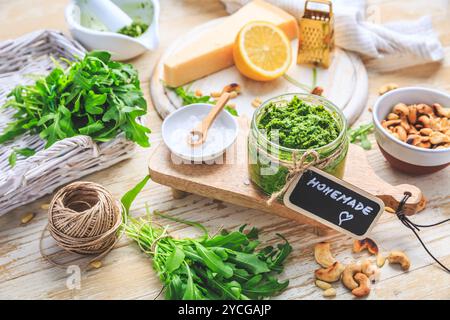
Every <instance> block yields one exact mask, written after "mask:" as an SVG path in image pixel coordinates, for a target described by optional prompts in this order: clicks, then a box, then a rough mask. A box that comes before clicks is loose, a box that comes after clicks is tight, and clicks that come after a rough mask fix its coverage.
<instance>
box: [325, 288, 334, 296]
mask: <svg viewBox="0 0 450 320" xmlns="http://www.w3.org/2000/svg"><path fill="white" fill-rule="evenodd" d="M323 296H324V297H326V298H331V297H335V296H336V289H334V288H329V289H327V290H325V291H324V292H323Z"/></svg>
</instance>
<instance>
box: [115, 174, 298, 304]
mask: <svg viewBox="0 0 450 320" xmlns="http://www.w3.org/2000/svg"><path fill="white" fill-rule="evenodd" d="M149 179H150V177H148V176H147V177H146V178H145V179H144V180H143V181H141V182H140V183H139V184H138V185H137V186H136V187H135V188H133V189H132V190H130V191H129V192H127V193H126V194H125V195H124V196H123V198H122V203H123V206H124V208H125V212H124V214H126V215H128V211H129V209H130V206H131V203H132V202H133V200H134V199H135V198H136V196H137V194H138V193H139V192H140V190H142V188H143V187H144V186H145V184H146V183H147V181H148V180H149ZM147 213H148V216H149V217H148V218H147V219H142V218H141V219H135V218H132V217H130V216H127V219H128V222H127V223H126V224H125V225H124V229H125V232H126V234H127V235H128V236H129V237H130V238H132V239H134V240H135V241H136V242H137V243H138V245H139V247H140V248H141V250H142V251H143V252H145V253H146V254H148V255H149V256H150V257H151V258H152V260H153V268H154V269H155V270H156V271H157V272H158V275H159V277H160V279H161V281H162V283H163V285H164V288H165V297H166V298H167V299H173V300H181V299H183V300H202V299H213V300H218V299H225V300H247V299H262V298H265V297H270V296H273V295H276V294H278V293H280V292H281V291H283V290H284V289H285V288H286V287H287V286H288V284H289V281H288V280H286V281H283V282H279V281H278V279H277V276H276V275H277V274H279V273H281V272H282V271H283V264H284V262H285V260H286V258H287V257H288V255H289V254H290V253H291V251H292V247H291V246H290V245H289V243H288V242H287V240H286V239H284V238H283V237H282V236H281V235H278V236H279V237H281V238H282V239H283V240H284V241H285V242H284V243H282V244H278V245H277V246H276V247H273V246H267V247H265V248H263V249H262V250H259V251H257V250H256V248H257V247H258V245H259V244H260V241H258V229H256V228H253V229H250V230H249V231H248V232H246V231H245V225H244V226H242V227H241V228H239V230H236V231H232V232H229V231H226V230H222V232H221V233H220V234H217V235H213V236H211V235H209V234H208V231H207V230H206V228H205V227H204V226H203V225H201V224H199V223H195V222H191V221H183V220H179V219H176V218H173V217H169V216H166V215H163V214H161V213H158V212H155V214H156V215H159V216H161V217H163V218H166V219H169V220H172V221H177V222H181V223H185V224H188V225H191V226H194V227H197V228H199V229H200V230H201V231H202V232H203V236H202V237H200V238H197V239H189V238H185V239H176V238H174V237H172V236H170V234H169V233H168V232H167V227H163V226H161V225H159V224H158V223H156V222H154V221H153V220H152V219H151V217H150V214H149V212H148V208H147Z"/></svg>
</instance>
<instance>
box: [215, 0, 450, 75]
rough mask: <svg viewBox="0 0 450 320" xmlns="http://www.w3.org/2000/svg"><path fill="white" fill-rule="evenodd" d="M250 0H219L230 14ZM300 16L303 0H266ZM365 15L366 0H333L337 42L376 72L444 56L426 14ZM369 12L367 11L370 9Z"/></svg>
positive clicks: (301, 14) (436, 59) (374, 8)
mask: <svg viewBox="0 0 450 320" xmlns="http://www.w3.org/2000/svg"><path fill="white" fill-rule="evenodd" d="M250 1H251V0H222V2H223V3H224V4H225V6H226V10H227V11H228V12H229V13H232V12H234V11H236V10H238V9H239V8H240V7H242V6H243V5H244V4H246V3H248V2H250ZM266 1H267V2H270V3H272V4H274V5H277V6H279V7H280V8H282V9H284V10H286V11H287V12H289V13H291V14H292V15H293V16H295V17H297V18H300V17H302V16H303V8H304V5H305V1H304V0H266ZM369 9H371V10H372V11H373V12H371V13H369V14H368V15H367V20H366V1H365V0H334V1H333V11H334V14H335V41H336V45H337V46H339V47H341V48H343V49H346V50H350V51H355V52H357V53H359V54H361V56H362V57H363V58H364V60H366V65H367V66H368V67H369V68H372V69H375V70H377V71H391V70H397V69H402V68H406V67H410V66H414V65H418V64H423V63H427V62H431V61H440V60H442V59H443V58H444V50H443V49H442V45H441V43H440V42H439V38H438V36H437V34H436V33H435V32H434V30H433V26H432V24H431V19H430V17H428V16H425V17H422V18H421V19H419V20H416V21H400V22H395V23H386V24H377V23H374V22H371V21H369V20H375V21H376V20H377V15H376V13H377V12H376V7H373V6H372V7H371V8H369ZM369 11H370V10H369Z"/></svg>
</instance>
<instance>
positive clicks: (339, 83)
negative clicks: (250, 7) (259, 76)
mask: <svg viewBox="0 0 450 320" xmlns="http://www.w3.org/2000/svg"><path fill="white" fill-rule="evenodd" d="M222 19H224V18H220V19H215V20H212V21H210V22H207V23H206V24H202V25H200V26H198V27H196V28H194V29H193V30H192V31H190V32H188V33H187V34H186V35H183V36H182V37H180V38H179V39H178V40H176V41H175V42H174V43H173V44H172V45H171V46H170V47H168V48H167V50H166V51H165V52H164V53H163V55H162V56H161V58H160V60H159V62H158V63H157V65H156V66H155V69H154V72H153V75H152V79H151V83H150V94H151V98H152V101H153V105H154V106H155V108H156V110H157V111H158V113H159V114H160V116H161V117H162V118H165V117H166V116H167V115H169V114H170V113H171V112H173V111H174V110H176V109H178V108H179V107H181V106H182V104H181V100H180V99H179V98H178V97H177V96H176V95H175V94H174V93H173V91H172V90H169V89H167V88H165V86H164V84H163V81H162V80H163V70H164V61H165V60H166V59H167V57H169V56H170V55H172V54H173V53H174V52H177V51H179V50H183V47H184V46H185V45H186V44H188V43H189V41H192V40H193V39H195V38H196V37H198V35H200V34H201V33H202V32H204V31H205V30H207V29H208V28H210V27H211V26H213V25H215V24H217V23H220V22H221V21H222ZM297 46H298V42H297V41H296V40H295V41H293V42H292V51H293V55H292V56H293V57H294V59H293V62H292V65H291V67H290V69H289V70H288V72H287V76H286V77H282V78H280V79H277V80H275V81H271V82H258V81H253V80H250V79H247V78H245V77H244V76H242V75H241V74H240V73H239V72H238V70H237V69H236V68H235V67H234V66H233V67H230V68H227V69H225V70H222V71H219V72H216V73H214V74H211V75H209V76H207V77H204V78H202V79H199V80H196V81H194V82H192V83H191V84H189V87H190V90H193V91H195V90H197V89H198V90H200V91H201V92H202V93H203V94H204V95H209V94H210V93H211V92H217V91H219V92H220V91H221V90H222V88H223V87H224V86H226V85H228V84H230V83H238V84H239V85H240V86H241V88H242V94H240V95H239V96H238V97H237V98H236V99H233V101H232V102H233V103H235V104H236V107H237V110H238V113H239V114H240V115H246V116H247V117H249V118H251V117H252V115H253V111H254V109H255V108H254V107H253V106H252V101H253V99H255V98H256V97H258V98H260V99H261V100H262V101H264V100H266V99H269V98H273V97H275V96H277V95H280V94H286V93H290V92H305V90H304V89H303V88H301V87H299V86H298V85H296V83H297V82H299V83H301V84H304V85H306V86H309V87H310V86H312V84H313V76H314V71H313V68H312V67H310V66H305V65H297V64H296V57H297ZM316 71H317V73H316V75H317V81H316V83H317V85H318V86H320V87H322V88H323V89H324V92H323V96H324V97H326V98H327V99H329V100H330V101H332V102H333V103H334V104H336V105H337V106H338V107H339V108H341V109H342V110H343V112H344V114H345V116H346V118H347V120H348V122H349V124H350V125H351V124H352V123H353V122H354V121H355V120H356V119H357V118H358V116H359V114H360V113H361V111H362V110H363V109H364V107H365V106H366V103H367V96H368V78H367V72H366V69H365V67H364V64H363V63H362V62H361V59H360V58H359V57H358V56H357V55H356V54H353V53H350V52H346V51H343V50H341V49H339V48H337V49H336V50H335V53H334V58H333V62H332V64H331V66H330V68H328V69H323V68H317V69H316ZM292 79H293V80H292Z"/></svg>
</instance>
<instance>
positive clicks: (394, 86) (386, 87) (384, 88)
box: [378, 83, 398, 96]
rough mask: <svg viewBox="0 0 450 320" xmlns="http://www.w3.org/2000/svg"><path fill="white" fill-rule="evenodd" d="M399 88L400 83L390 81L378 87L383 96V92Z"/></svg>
mask: <svg viewBox="0 0 450 320" xmlns="http://www.w3.org/2000/svg"><path fill="white" fill-rule="evenodd" d="M397 88H398V84H396V83H388V84H385V85H384V86H381V87H380V88H379V89H378V94H379V95H380V96H381V95H383V94H385V93H387V92H389V91H391V90H394V89H397Z"/></svg>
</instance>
